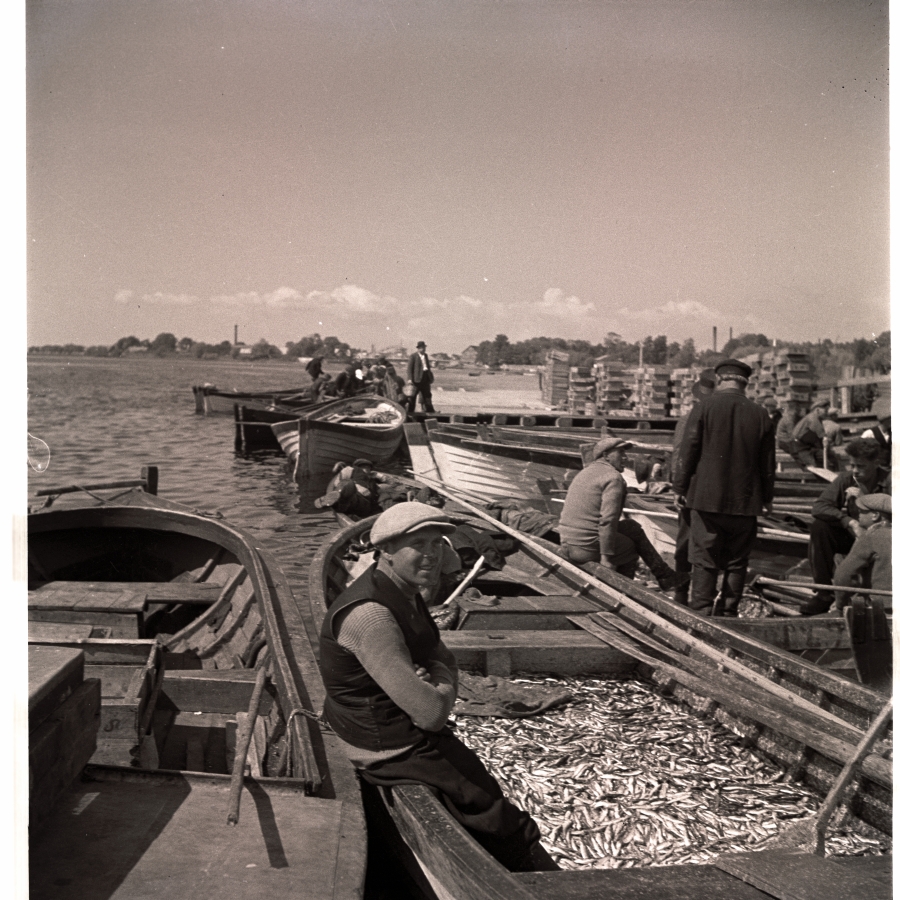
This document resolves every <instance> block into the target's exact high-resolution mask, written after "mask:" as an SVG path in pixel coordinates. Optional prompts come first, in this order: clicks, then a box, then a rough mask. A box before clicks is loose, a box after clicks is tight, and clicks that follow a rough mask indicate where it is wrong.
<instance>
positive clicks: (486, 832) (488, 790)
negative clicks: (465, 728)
mask: <svg viewBox="0 0 900 900" xmlns="http://www.w3.org/2000/svg"><path fill="white" fill-rule="evenodd" d="M360 775H361V776H362V777H363V778H364V779H365V780H366V781H368V782H369V783H370V784H375V785H380V786H381V787H391V786H393V785H399V784H424V785H427V786H428V787H431V788H433V789H434V790H435V792H436V793H437V796H438V798H439V799H440V801H441V802H442V803H443V804H444V806H446V807H447V810H448V811H449V812H450V814H451V815H452V816H453V818H454V819H456V821H457V822H459V823H460V824H461V825H463V826H464V827H465V828H466V829H468V831H469V832H470V833H471V834H472V836H473V837H474V838H475V840H477V841H478V843H479V844H481V846H482V847H484V849H485V850H487V851H488V853H490V854H491V855H492V856H493V857H494V858H495V859H497V860H498V861H499V862H501V863H502V864H503V865H505V866H506V867H507V868H508V869H511V870H512V871H522V870H524V869H527V868H528V867H529V856H530V853H531V850H532V848H533V847H534V845H535V844H537V843H538V841H539V840H540V837H541V835H540V831H539V829H538V826H537V823H536V822H535V821H534V819H532V818H531V816H529V815H528V813H526V812H523V811H522V810H521V809H519V808H518V807H517V806H515V805H514V804H512V803H510V802H509V800H507V799H506V798H505V797H504V796H503V791H502V789H501V787H500V785H499V784H498V783H497V781H496V779H494V778H493V776H492V775H491V774H490V772H488V770H487V769H486V768H485V767H484V764H483V763H482V762H481V760H480V759H479V758H478V756H477V755H476V754H475V753H474V752H473V751H472V750H470V749H469V748H468V747H467V746H466V745H465V744H464V743H463V742H462V741H461V740H459V738H457V737H456V736H455V735H454V734H453V733H452V732H451V731H450V730H449V729H448V728H444V729H443V730H442V731H440V732H438V733H436V734H435V733H429V734H426V735H425V737H424V738H423V739H422V740H421V741H419V743H417V744H416V745H415V746H413V747H411V748H410V749H409V750H407V751H406V752H405V753H402V754H401V755H400V756H396V757H394V758H392V759H388V760H385V761H384V762H380V763H375V764H373V765H372V766H370V767H368V768H366V769H362V770H360Z"/></svg>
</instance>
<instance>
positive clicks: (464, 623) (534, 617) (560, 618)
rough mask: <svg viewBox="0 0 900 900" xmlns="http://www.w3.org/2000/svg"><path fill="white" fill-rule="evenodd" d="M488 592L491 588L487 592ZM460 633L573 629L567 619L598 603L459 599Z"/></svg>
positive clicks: (566, 598)
mask: <svg viewBox="0 0 900 900" xmlns="http://www.w3.org/2000/svg"><path fill="white" fill-rule="evenodd" d="M488 590H489V589H488ZM459 608H460V612H461V614H460V620H459V625H458V626H457V627H458V628H459V629H460V630H465V631H474V630H490V629H493V630H497V629H503V630H510V631H514V630H520V629H525V630H531V631H547V630H559V629H565V630H574V628H575V626H574V625H573V624H572V623H571V622H570V621H569V620H568V619H567V618H566V616H577V615H588V614H589V613H592V612H596V611H597V604H596V603H592V602H591V601H590V600H584V599H582V598H581V597H576V596H575V595H574V594H562V595H559V596H555V595H554V596H548V595H541V594H538V595H533V596H519V597H497V600H496V603H494V604H487V603H483V602H479V601H477V600H468V599H466V597H465V596H462V597H460V598H459Z"/></svg>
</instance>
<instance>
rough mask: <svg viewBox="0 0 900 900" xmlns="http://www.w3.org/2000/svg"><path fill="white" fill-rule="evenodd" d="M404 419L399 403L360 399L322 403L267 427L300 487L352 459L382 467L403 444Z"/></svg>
mask: <svg viewBox="0 0 900 900" xmlns="http://www.w3.org/2000/svg"><path fill="white" fill-rule="evenodd" d="M405 420H406V410H405V409H404V408H403V407H402V406H401V405H400V404H399V403H395V402H394V401H393V400H389V399H388V398H387V397H376V396H374V395H371V394H364V395H360V396H356V397H347V398H346V399H344V400H335V401H334V402H332V403H324V404H322V405H321V406H317V407H315V409H313V410H311V411H310V412H309V413H308V414H306V415H303V416H301V417H300V418H299V419H293V420H290V421H285V422H275V423H273V424H272V426H271V428H272V432H273V433H274V435H275V437H276V438H277V439H278V442H279V444H281V448H282V450H284V452H285V454H286V455H287V457H288V459H289V460H290V461H291V462H292V463H293V465H294V480H295V481H297V482H302V481H303V480H305V479H307V478H309V477H310V476H314V475H323V474H327V473H329V472H331V470H332V468H333V467H334V464H335V463H337V462H349V461H351V460H353V459H355V458H357V457H361V458H365V459H368V460H371V462H373V463H376V464H377V463H384V462H387V461H388V460H389V459H390V458H391V457H392V456H393V455H394V454H395V453H396V452H397V449H398V447H399V446H400V444H401V442H402V441H403V423H404V421H405Z"/></svg>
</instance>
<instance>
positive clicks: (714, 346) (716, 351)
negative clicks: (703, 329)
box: [713, 325, 719, 353]
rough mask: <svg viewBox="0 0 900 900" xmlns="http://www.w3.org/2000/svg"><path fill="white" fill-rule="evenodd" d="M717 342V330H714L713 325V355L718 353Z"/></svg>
mask: <svg viewBox="0 0 900 900" xmlns="http://www.w3.org/2000/svg"><path fill="white" fill-rule="evenodd" d="M717 340H718V329H717V328H716V326H715V325H713V353H718V352H719V351H718V347H717Z"/></svg>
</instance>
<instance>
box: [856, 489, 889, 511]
mask: <svg viewBox="0 0 900 900" xmlns="http://www.w3.org/2000/svg"><path fill="white" fill-rule="evenodd" d="M856 505H857V506H858V507H859V508H860V509H868V510H871V511H872V512H880V513H887V514H888V515H890V514H891V495H890V494H863V495H862V496H861V497H857V498H856Z"/></svg>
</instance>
